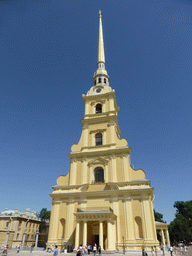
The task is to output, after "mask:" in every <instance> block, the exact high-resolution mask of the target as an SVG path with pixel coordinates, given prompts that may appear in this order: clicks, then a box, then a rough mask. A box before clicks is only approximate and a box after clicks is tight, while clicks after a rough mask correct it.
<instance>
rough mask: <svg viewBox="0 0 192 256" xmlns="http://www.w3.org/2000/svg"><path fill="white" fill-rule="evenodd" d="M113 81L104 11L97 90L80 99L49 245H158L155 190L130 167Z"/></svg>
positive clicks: (133, 247) (54, 196)
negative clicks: (77, 131) (77, 130)
mask: <svg viewBox="0 0 192 256" xmlns="http://www.w3.org/2000/svg"><path fill="white" fill-rule="evenodd" d="M109 81H110V80H109V76H108V73H107V71H106V69H105V54H104V42H103V29H102V16H101V12H100V14H99V43H98V62H97V70H96V72H95V73H94V76H93V86H92V87H91V88H90V90H89V91H88V92H87V94H86V95H82V97H83V100H84V103H85V114H84V116H83V120H82V121H81V123H82V134H81V137H80V140H79V142H78V144H74V145H72V147H71V153H70V154H69V155H68V156H69V158H70V171H69V172H68V174H67V175H65V176H64V175H61V176H59V177H58V179H57V185H56V186H54V187H53V189H54V191H53V192H52V194H50V196H51V197H52V208H51V219H50V226H49V237H48V243H47V244H57V245H58V246H61V244H63V243H64V242H65V243H66V244H71V245H72V244H74V245H75V249H77V248H78V246H79V245H80V244H83V245H88V244H90V245H92V246H93V245H94V244H95V243H96V244H97V245H100V246H101V249H103V250H108V251H114V250H118V249H119V250H122V249H123V246H125V248H126V250H140V249H142V248H145V249H151V247H152V246H157V247H158V246H159V242H158V240H157V234H156V224H155V219H154V213H153V188H152V187H151V186H150V181H149V180H147V179H145V172H144V171H143V170H142V169H139V170H135V169H133V167H132V166H131V164H130V153H131V151H132V150H131V148H129V147H128V143H127V140H126V139H124V138H122V139H121V138H120V133H121V130H120V127H119V124H118V119H117V113H118V111H119V108H118V106H117V102H116V96H115V91H114V90H113V89H112V88H111V87H110V85H109ZM162 225H163V224H162ZM163 228H164V227H163ZM163 228H162V229H163ZM165 229H166V230H167V225H166V224H165ZM167 232H168V231H167ZM163 233H164V231H163ZM163 233H162V234H163ZM166 238H167V240H168V233H166ZM164 240H165V239H164Z"/></svg>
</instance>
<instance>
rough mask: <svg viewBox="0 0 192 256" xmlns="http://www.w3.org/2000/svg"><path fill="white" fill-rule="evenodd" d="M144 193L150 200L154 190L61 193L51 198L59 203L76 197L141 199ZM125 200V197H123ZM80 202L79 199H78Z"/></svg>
mask: <svg viewBox="0 0 192 256" xmlns="http://www.w3.org/2000/svg"><path fill="white" fill-rule="evenodd" d="M143 193H144V195H143V196H144V197H145V199H146V198H149V197H151V196H152V195H153V188H151V187H150V188H134V189H133V188H130V189H121V190H117V189H116V190H102V191H76V192H67V193H65V192H63V193H62V192H61V193H54V194H53V193H52V194H49V196H50V197H52V198H53V199H54V198H57V201H58V200H59V198H60V199H61V200H62V199H64V198H68V197H71V196H73V197H74V196H75V197H82V196H85V197H88V196H91V197H93V198H94V197H97V198H102V197H104V198H106V197H107V196H113V195H114V196H115V197H117V196H126V197H131V198H133V196H134V195H135V196H136V197H139V198H143V196H142V194H143ZM123 198H124V197H123ZM77 201H78V199H77Z"/></svg>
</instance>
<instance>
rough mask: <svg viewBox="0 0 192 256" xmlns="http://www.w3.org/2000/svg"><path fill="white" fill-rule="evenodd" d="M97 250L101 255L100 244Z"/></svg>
mask: <svg viewBox="0 0 192 256" xmlns="http://www.w3.org/2000/svg"><path fill="white" fill-rule="evenodd" d="M98 252H99V255H101V246H100V245H99V247H98Z"/></svg>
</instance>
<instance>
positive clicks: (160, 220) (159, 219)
mask: <svg viewBox="0 0 192 256" xmlns="http://www.w3.org/2000/svg"><path fill="white" fill-rule="evenodd" d="M154 215H155V221H159V222H164V221H163V214H161V213H159V212H156V211H155V210H154Z"/></svg>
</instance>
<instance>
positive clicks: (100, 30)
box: [97, 10, 105, 63]
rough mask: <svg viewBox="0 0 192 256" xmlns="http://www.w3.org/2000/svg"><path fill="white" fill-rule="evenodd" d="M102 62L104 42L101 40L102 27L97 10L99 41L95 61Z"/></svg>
mask: <svg viewBox="0 0 192 256" xmlns="http://www.w3.org/2000/svg"><path fill="white" fill-rule="evenodd" d="M98 62H104V63H105V52H104V42H103V27H102V15H101V11H100V10H99V42H98V57H97V63H98Z"/></svg>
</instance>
